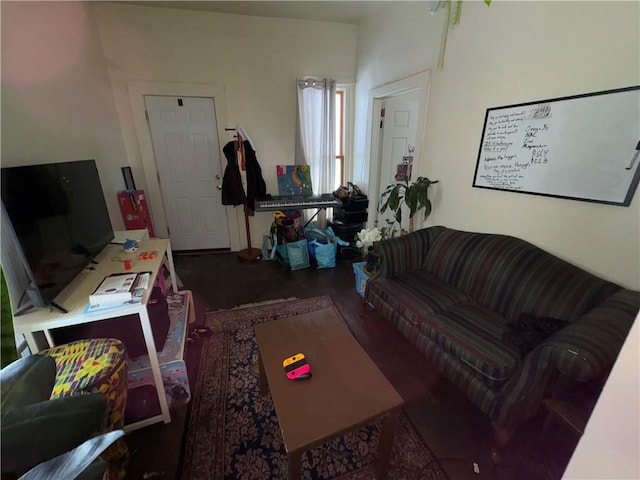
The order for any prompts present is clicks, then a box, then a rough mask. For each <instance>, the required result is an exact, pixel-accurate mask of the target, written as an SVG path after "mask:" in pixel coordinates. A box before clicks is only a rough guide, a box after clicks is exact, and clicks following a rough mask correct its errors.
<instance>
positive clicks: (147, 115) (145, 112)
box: [144, 110, 149, 123]
mask: <svg viewBox="0 0 640 480" xmlns="http://www.w3.org/2000/svg"><path fill="white" fill-rule="evenodd" d="M144 118H146V119H147V123H149V112H147V111H146V110H145V111H144Z"/></svg>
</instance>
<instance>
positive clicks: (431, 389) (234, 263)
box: [126, 253, 577, 480]
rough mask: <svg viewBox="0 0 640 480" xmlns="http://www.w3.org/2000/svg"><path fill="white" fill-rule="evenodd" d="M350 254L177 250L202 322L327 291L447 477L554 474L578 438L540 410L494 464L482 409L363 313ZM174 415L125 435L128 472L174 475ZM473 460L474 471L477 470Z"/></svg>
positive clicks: (178, 420) (177, 429)
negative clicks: (256, 257) (298, 260)
mask: <svg viewBox="0 0 640 480" xmlns="http://www.w3.org/2000/svg"><path fill="white" fill-rule="evenodd" d="M352 262H353V260H349V259H339V260H338V265H337V266H336V268H334V269H326V270H311V269H306V270H298V271H295V272H291V271H287V270H284V269H283V268H281V267H280V266H279V265H278V264H277V263H276V262H267V261H260V262H256V263H252V264H246V263H240V262H239V261H238V260H237V257H236V256H235V255H234V254H231V253H214V254H202V255H180V254H178V255H176V257H175V265H176V271H177V273H178V276H179V277H180V279H181V280H182V283H183V284H184V288H186V289H189V290H191V291H192V292H193V294H194V300H195V303H196V313H197V317H198V320H197V322H198V323H200V322H202V321H203V319H204V316H205V315H206V313H207V312H209V311H215V310H220V309H228V308H232V307H236V306H239V305H244V304H248V303H253V302H261V301H266V300H272V299H276V298H286V297H297V298H307V297H313V296H318V295H331V297H332V298H333V300H334V302H335V303H336V305H337V306H338V307H339V309H340V311H341V312H342V314H343V316H344V318H345V320H346V321H347V322H348V324H349V326H350V328H351V330H352V331H353V333H354V335H355V336H356V338H357V339H358V341H359V342H360V343H361V344H362V346H363V347H364V348H365V349H366V351H367V352H368V353H369V355H370V356H371V358H372V359H373V360H374V361H375V362H376V364H377V365H378V367H379V368H380V370H381V371H382V372H383V373H384V374H385V375H386V376H387V378H388V379H389V381H390V382H391V383H392V384H393V385H394V387H395V388H396V390H397V391H398V392H399V393H400V394H401V395H402V397H403V398H404V399H405V402H406V406H405V411H406V412H407V414H408V416H409V418H410V419H411V421H412V423H413V424H414V425H415V427H416V428H417V430H418V431H419V433H420V434H421V435H422V437H423V438H424V440H425V442H426V444H427V445H429V447H430V448H431V449H432V451H433V452H434V454H435V455H436V456H437V457H438V459H439V461H440V463H441V465H442V466H443V468H444V469H445V471H446V472H447V474H448V475H449V477H450V478H451V479H453V480H458V479H460V480H465V479H515V478H518V479H556V478H560V477H561V476H562V472H563V471H564V468H565V466H566V464H567V462H568V460H569V458H570V455H571V453H572V452H573V449H574V448H575V445H576V442H577V438H575V437H574V436H573V435H572V434H571V432H569V431H565V430H564V429H563V427H562V425H560V424H556V423H555V422H551V423H550V425H545V429H543V428H542V425H543V424H544V422H543V420H544V418H543V416H542V414H540V415H539V416H538V417H536V418H535V419H534V420H533V421H532V422H530V424H529V425H527V426H525V427H524V428H523V429H522V430H521V433H520V434H519V435H518V436H516V438H514V439H513V441H512V443H511V444H510V446H509V447H508V448H507V449H506V450H505V452H504V461H503V462H502V463H501V464H500V466H499V467H494V465H493V463H492V462H491V459H490V450H491V447H492V446H493V434H492V431H491V427H490V424H489V422H488V420H487V419H486V418H485V417H484V415H483V414H482V413H481V412H480V411H479V410H478V409H477V408H476V407H475V406H474V405H472V404H471V403H470V402H468V401H467V400H466V398H465V397H464V396H463V395H461V394H460V393H459V392H458V391H457V390H456V389H455V387H454V386H453V385H452V384H451V383H450V382H449V381H448V380H447V379H445V378H444V377H442V376H441V375H440V374H439V373H438V371H437V369H436V368H435V367H434V366H433V365H431V363H430V362H429V361H428V360H426V359H425V358H424V357H423V356H422V355H421V354H420V353H419V352H418V351H417V350H416V349H415V348H414V347H413V346H412V345H411V344H409V343H408V341H407V340H405V339H404V337H402V336H401V335H400V334H399V333H398V331H397V330H396V329H395V328H394V327H393V326H392V325H391V324H389V323H388V322H386V321H385V320H384V319H382V318H381V317H379V316H378V314H377V313H376V312H372V311H371V310H370V311H369V313H367V314H366V315H361V304H360V296H359V295H358V294H357V292H356V291H355V281H354V273H353V268H352ZM203 341H206V340H203ZM199 353H200V344H199V343H198V342H195V343H190V344H188V346H187V351H186V354H185V359H186V362H187V369H188V370H189V376H190V377H191V378H195V375H196V374H197V372H196V371H195V369H196V365H197V361H196V359H197V358H198V355H199ZM171 413H172V421H171V423H169V424H166V425H164V424H156V425H152V426H150V427H146V428H144V429H140V430H137V431H135V432H133V433H131V434H129V435H128V436H127V442H128V444H129V446H130V448H131V451H132V456H131V461H130V465H129V468H128V473H127V477H126V478H127V479H128V480H133V479H135V480H138V479H145V480H146V479H156V478H157V479H161V480H165V479H174V478H179V477H180V472H179V469H180V461H181V449H182V444H183V437H184V435H185V433H186V432H185V431H184V430H185V428H184V427H185V422H186V420H187V418H188V414H189V406H188V405H187V406H184V407H179V408H176V409H173V410H172V412H171ZM474 463H475V464H477V465H478V467H479V470H480V473H479V474H477V473H474V465H473V464H474Z"/></svg>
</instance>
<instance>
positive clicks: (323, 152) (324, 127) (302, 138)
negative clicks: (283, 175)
mask: <svg viewBox="0 0 640 480" xmlns="http://www.w3.org/2000/svg"><path fill="white" fill-rule="evenodd" d="M297 83H298V142H299V144H298V147H297V149H296V150H297V151H296V164H298V165H305V164H306V165H309V170H310V172H311V185H312V187H313V194H314V195H320V194H322V193H331V192H333V191H334V190H335V189H336V188H337V187H338V185H335V179H336V101H335V98H336V82H335V81H334V80H331V79H328V78H325V79H322V80H315V79H312V78H307V79H298V81H297Z"/></svg>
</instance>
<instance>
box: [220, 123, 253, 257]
mask: <svg viewBox="0 0 640 480" xmlns="http://www.w3.org/2000/svg"><path fill="white" fill-rule="evenodd" d="M225 130H227V131H235V132H236V134H235V135H234V138H235V139H236V149H235V151H236V163H237V164H239V165H241V166H244V143H243V138H242V135H240V133H239V132H238V131H237V130H236V129H235V128H225ZM243 206H244V225H245V229H246V232H247V248H245V249H243V250H240V251H239V252H238V260H240V261H241V262H243V263H253V262H255V261H257V260H260V259H261V258H262V251H261V250H260V249H259V248H253V247H252V246H251V226H250V225H249V203H248V202H247V198H246V195H245V200H244V205H243Z"/></svg>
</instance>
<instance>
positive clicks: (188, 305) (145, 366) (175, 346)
mask: <svg viewBox="0 0 640 480" xmlns="http://www.w3.org/2000/svg"><path fill="white" fill-rule="evenodd" d="M167 302H168V303H169V318H170V322H171V323H170V326H169V333H168V334H167V339H166V341H165V344H164V347H163V348H162V350H160V351H158V363H159V365H160V372H161V376H162V381H163V386H164V390H165V395H166V396H167V403H168V405H169V407H171V406H173V404H174V403H175V402H176V399H175V398H173V394H172V391H173V390H174V388H176V387H177V388H178V389H180V390H179V391H180V392H181V393H182V395H181V397H180V401H182V402H187V401H189V399H190V398H191V392H190V390H189V381H188V379H187V370H186V365H185V363H184V345H185V341H186V337H187V326H188V325H189V323H191V316H192V315H194V310H193V297H192V294H191V291H189V290H183V291H180V292H176V293H172V294H171V295H169V296H168V297H167ZM177 303H179V304H180V306H177V305H176V304H177ZM128 370H129V372H128V374H129V391H130V392H131V391H133V390H134V389H135V388H138V387H141V386H144V385H152V384H153V374H152V370H151V362H150V359H149V355H142V356H140V357H135V358H130V359H129V365H128ZM132 407H133V408H135V407H136V406H135V405H132ZM144 425H146V423H145V420H139V421H135V422H133V423H129V424H127V425H125V428H124V429H125V431H131V430H135V429H136V428H140V426H144Z"/></svg>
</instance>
